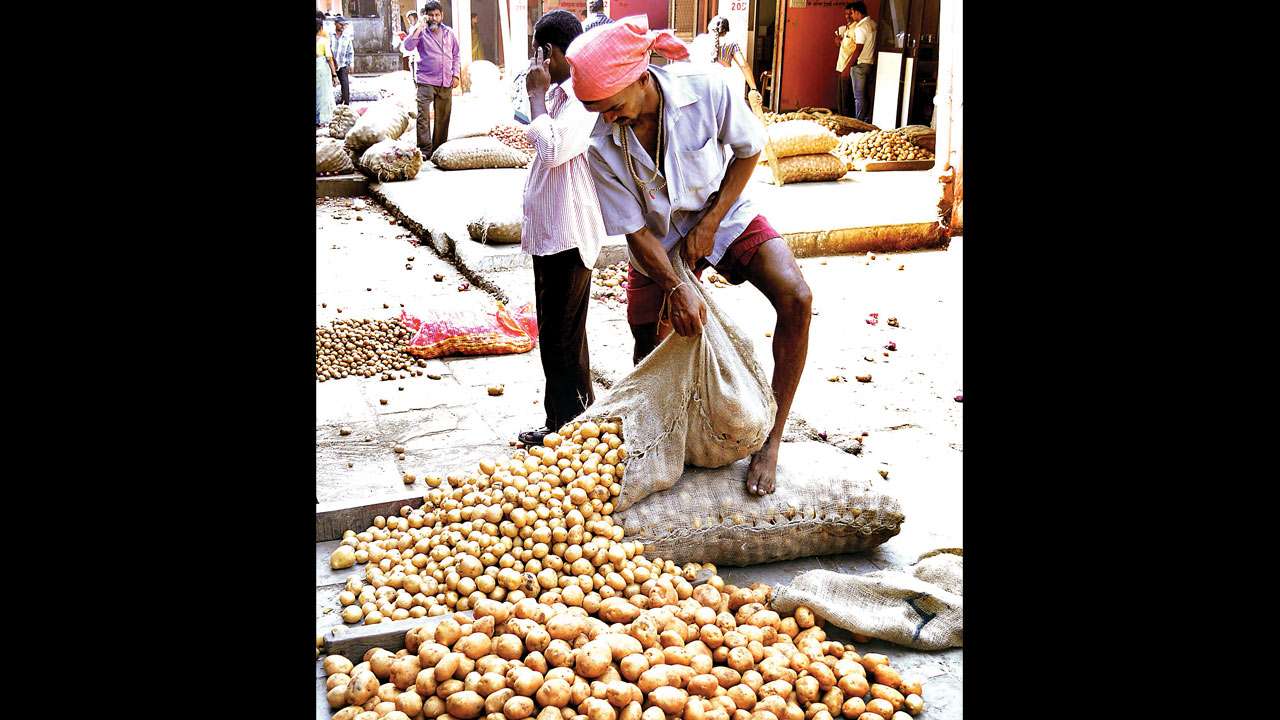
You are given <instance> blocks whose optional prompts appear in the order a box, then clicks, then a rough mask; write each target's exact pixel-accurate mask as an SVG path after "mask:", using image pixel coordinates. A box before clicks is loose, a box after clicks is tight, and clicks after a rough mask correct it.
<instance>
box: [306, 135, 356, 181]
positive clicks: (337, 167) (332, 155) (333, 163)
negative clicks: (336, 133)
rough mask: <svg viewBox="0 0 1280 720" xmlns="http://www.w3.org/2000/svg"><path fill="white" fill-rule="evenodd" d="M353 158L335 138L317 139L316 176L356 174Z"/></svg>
mask: <svg viewBox="0 0 1280 720" xmlns="http://www.w3.org/2000/svg"><path fill="white" fill-rule="evenodd" d="M355 171H356V169H355V166H353V165H352V164H351V156H350V155H348V154H347V151H346V148H344V147H343V146H342V143H341V142H339V141H337V140H334V139H333V138H316V175H345V174H347V173H353V172H355Z"/></svg>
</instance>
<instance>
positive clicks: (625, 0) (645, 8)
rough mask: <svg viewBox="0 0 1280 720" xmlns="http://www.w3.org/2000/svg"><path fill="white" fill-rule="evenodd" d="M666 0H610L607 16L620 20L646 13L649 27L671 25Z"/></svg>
mask: <svg viewBox="0 0 1280 720" xmlns="http://www.w3.org/2000/svg"><path fill="white" fill-rule="evenodd" d="M667 9H668V8H667V0H611V1H610V3H609V17H611V18H613V19H614V20H621V19H622V18H624V17H628V16H630V15H648V16H649V29H651V30H658V29H660V28H666V27H671V26H670V25H669V24H668V22H669V21H668V18H667Z"/></svg>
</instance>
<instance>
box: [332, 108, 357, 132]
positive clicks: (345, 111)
mask: <svg viewBox="0 0 1280 720" xmlns="http://www.w3.org/2000/svg"><path fill="white" fill-rule="evenodd" d="M358 117H359V115H357V114H356V112H355V111H354V110H352V109H351V106H350V105H339V106H338V107H336V108H334V109H333V119H332V120H330V121H329V137H334V138H338V139H339V140H342V139H345V138H346V137H347V133H348V132H350V131H351V128H352V126H354V125H355V124H356V119H357V118H358Z"/></svg>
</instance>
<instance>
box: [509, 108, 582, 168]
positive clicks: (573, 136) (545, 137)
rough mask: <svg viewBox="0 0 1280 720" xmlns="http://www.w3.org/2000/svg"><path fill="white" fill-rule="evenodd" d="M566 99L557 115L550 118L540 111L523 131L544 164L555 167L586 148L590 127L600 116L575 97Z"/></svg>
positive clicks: (548, 114)
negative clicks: (540, 113)
mask: <svg viewBox="0 0 1280 720" xmlns="http://www.w3.org/2000/svg"><path fill="white" fill-rule="evenodd" d="M561 92H563V91H561ZM567 103H568V104H566V105H565V106H564V109H563V110H561V111H560V115H559V117H554V118H553V117H551V114H550V113H545V114H542V115H539V116H538V117H536V118H534V119H533V122H531V123H529V125H528V127H526V128H525V131H524V134H525V137H527V138H528V139H529V142H531V143H533V147H534V149H535V150H537V151H538V157H539V158H541V159H542V162H543V163H545V164H546V165H547V167H558V166H560V165H563V164H565V163H567V162H569V161H570V160H572V159H574V158H575V157H577V156H579V155H581V154H582V153H584V152H586V150H587V146H588V145H589V144H590V142H591V130H592V129H593V128H595V126H596V120H597V118H598V117H599V114H598V113H593V112H590V111H588V110H587V109H586V107H584V106H583V104H582V102H581V101H579V100H578V99H577V98H569V99H568V101H567Z"/></svg>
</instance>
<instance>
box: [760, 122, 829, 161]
mask: <svg viewBox="0 0 1280 720" xmlns="http://www.w3.org/2000/svg"><path fill="white" fill-rule="evenodd" d="M767 132H768V133H769V145H770V146H772V148H773V154H774V155H776V156H777V157H780V158H785V157H791V156H792V155H816V154H817V153H824V152H830V151H831V150H832V149H833V148H835V146H836V145H838V144H839V143H840V138H838V137H836V134H835V133H833V132H831V131H830V130H828V129H826V128H824V127H822V126H821V125H819V124H818V123H816V122H814V121H812V120H787V121H785V122H780V123H774V124H772V125H770V126H769V127H768V128H767Z"/></svg>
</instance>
